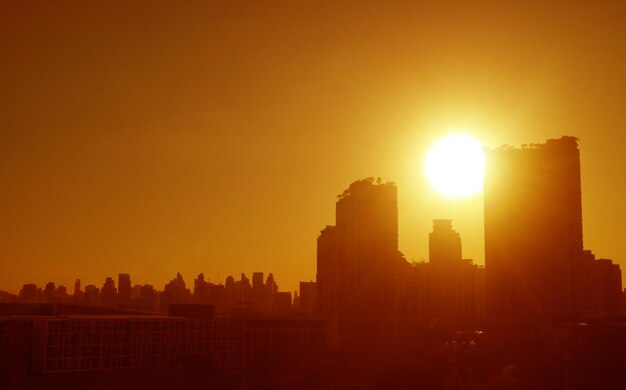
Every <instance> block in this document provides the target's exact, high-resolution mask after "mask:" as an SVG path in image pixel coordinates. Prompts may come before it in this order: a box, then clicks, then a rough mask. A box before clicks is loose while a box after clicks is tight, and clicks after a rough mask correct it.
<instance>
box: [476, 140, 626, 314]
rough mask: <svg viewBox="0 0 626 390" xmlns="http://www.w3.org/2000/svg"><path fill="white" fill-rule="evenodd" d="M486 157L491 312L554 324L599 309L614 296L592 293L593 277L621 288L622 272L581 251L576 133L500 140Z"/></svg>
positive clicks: (487, 264) (593, 291) (487, 255)
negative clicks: (511, 142) (511, 143)
mask: <svg viewBox="0 0 626 390" xmlns="http://www.w3.org/2000/svg"><path fill="white" fill-rule="evenodd" d="M486 159H487V164H486V167H487V168H486V173H485V187H484V202H485V266H486V272H487V274H486V283H487V284H486V288H487V305H488V309H489V313H490V315H491V316H492V317H493V318H496V319H499V320H504V321H514V322H523V321H529V322H534V323H551V322H554V321H565V320H571V319H574V318H579V317H583V316H585V315H586V314H589V313H590V312H593V311H594V310H595V311H597V310H598V308H599V307H601V306H603V305H604V306H606V305H605V304H604V303H600V302H599V300H601V299H604V300H612V299H618V298H611V297H609V296H608V295H606V296H604V298H593V296H594V295H595V294H597V291H598V289H597V288H594V285H596V286H597V285H598V283H597V282H594V281H593V280H592V279H593V278H594V277H595V278H596V279H597V278H604V279H606V282H607V283H609V284H611V285H612V286H613V290H615V291H617V290H618V289H619V290H620V291H621V276H620V278H619V280H617V278H616V277H615V276H614V277H613V279H611V276H610V272H607V271H604V273H603V272H602V271H599V270H601V269H603V268H607V265H610V264H612V262H611V263H610V264H609V263H607V262H606V261H604V262H603V261H595V259H592V258H590V256H589V254H585V252H584V251H583V229H582V201H581V178H580V155H579V149H578V140H577V139H576V138H574V137H567V136H566V137H562V138H560V139H551V140H548V141H547V142H546V143H544V144H531V145H525V146H523V147H522V148H512V147H508V146H504V147H500V148H498V149H495V150H489V151H487V152H486ZM609 262H610V261H609ZM617 268H618V267H617V266H616V267H614V268H613V269H617ZM608 269H611V267H608ZM593 275H604V276H593ZM614 275H617V273H615V274H614Z"/></svg>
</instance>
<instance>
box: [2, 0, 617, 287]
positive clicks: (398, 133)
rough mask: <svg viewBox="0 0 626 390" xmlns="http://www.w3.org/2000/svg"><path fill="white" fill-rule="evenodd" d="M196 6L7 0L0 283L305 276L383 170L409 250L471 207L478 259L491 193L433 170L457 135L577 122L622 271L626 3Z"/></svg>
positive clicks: (555, 129) (594, 194)
mask: <svg viewBox="0 0 626 390" xmlns="http://www.w3.org/2000/svg"><path fill="white" fill-rule="evenodd" d="M181 3H183V2H174V1H172V2H169V3H168V2H153V1H145V2H136V1H135V2H134V1H119V2H114V1H106V2H104V1H103V2H95V1H94V2H84V1H76V2H69V1H57V2H52V1H45V2H41V3H37V2H31V1H28V2H25V1H3V2H2V3H0V50H1V51H0V53H2V57H1V59H2V60H1V61H0V136H1V138H0V289H4V290H9V291H12V292H17V291H18V290H19V288H20V286H21V285H22V284H23V283H27V282H32V283H37V284H40V285H41V284H43V283H45V282H46V281H49V280H53V281H55V282H56V283H57V284H59V283H61V284H65V285H67V286H69V287H70V290H71V286H72V285H73V281H74V279H75V278H77V277H80V278H81V279H82V281H83V284H91V283H94V284H97V285H98V286H100V285H101V284H102V282H103V280H104V278H105V276H109V275H111V276H115V277H116V276H117V273H119V272H129V273H130V274H131V277H132V280H133V282H134V283H135V282H136V283H153V284H155V285H156V286H157V287H158V288H162V286H163V284H164V283H165V282H166V281H167V280H169V279H171V278H173V277H174V276H175V274H176V272H177V271H180V272H181V273H182V274H183V276H184V277H185V280H186V281H187V284H188V286H189V285H190V284H192V282H193V278H194V277H195V276H196V275H197V274H198V273H199V272H204V273H205V275H206V276H207V277H208V278H209V279H210V280H212V281H215V280H216V279H217V280H218V281H220V280H222V279H224V278H225V277H226V276H227V275H228V274H234V275H236V276H237V277H238V274H239V273H240V272H246V273H247V274H248V276H250V274H251V272H253V271H264V272H266V273H267V272H269V271H271V272H274V274H275V276H276V278H277V281H278V284H279V286H280V288H281V289H289V290H293V289H294V288H295V287H296V285H297V282H298V281H300V280H314V279H315V246H316V238H317V235H318V233H319V231H320V230H321V229H322V228H324V226H325V225H326V224H333V223H334V203H335V200H336V195H337V194H339V193H341V192H342V191H343V190H344V189H345V188H346V187H347V186H348V185H349V184H350V183H351V182H352V181H354V180H356V179H359V178H363V177H367V176H381V177H383V178H384V179H385V180H391V181H395V182H396V183H397V184H398V193H399V195H398V196H399V213H400V222H399V223H400V249H401V250H402V251H403V252H404V253H405V254H406V256H407V258H408V259H410V260H422V259H427V256H428V245H427V243H428V237H427V234H428V232H429V231H430V230H431V222H430V220H431V219H433V218H453V219H454V226H455V228H456V230H457V231H459V232H460V233H461V237H462V239H463V248H464V249H463V252H464V257H467V258H473V259H475V261H476V262H477V263H480V264H482V263H483V261H484V260H483V241H482V240H483V228H482V222H483V219H482V198H481V197H480V196H477V197H474V198H471V199H469V200H465V201H449V200H445V199H442V198H441V197H440V196H438V195H437V194H435V193H434V192H433V191H432V190H431V189H430V188H429V186H428V185H427V183H426V182H425V178H424V175H423V173H422V167H421V163H422V160H423V157H424V154H425V152H426V150H427V149H428V147H429V146H430V144H431V143H432V142H433V141H434V140H436V139H437V138H438V137H441V136H443V135H445V134H447V133H449V132H450V131H452V130H454V129H465V131H467V132H468V133H470V134H473V135H474V136H476V137H478V138H479V139H481V141H482V142H483V143H484V144H485V145H487V146H497V145H500V144H504V143H508V144H511V145H519V144H523V143H536V142H543V141H545V140H546V139H548V138H555V137H560V136H561V135H564V134H568V135H573V136H577V137H579V138H580V148H581V159H582V181H583V216H584V238H585V246H586V247H587V248H588V249H591V250H593V251H594V252H595V253H596V254H597V255H599V256H602V257H609V258H613V259H615V260H617V261H618V262H620V263H621V264H622V267H624V266H626V243H625V240H624V237H623V234H624V232H625V231H626V229H624V221H626V205H625V199H626V176H625V174H624V168H626V152H625V151H624V146H625V145H626V127H625V126H624V123H625V121H626V23H624V20H626V6H625V5H622V4H623V3H622V2H616V3H615V5H609V4H608V3H605V4H604V5H599V4H596V2H593V5H591V3H592V2H587V3H589V4H585V2H579V3H578V2H562V1H555V2H546V1H537V2H532V3H533V4H529V3H531V2H528V1H524V2H520V3H519V4H517V5H515V4H513V3H512V2H494V3H495V4H492V5H488V4H486V3H483V2H467V3H471V4H465V5H461V4H460V3H459V4H454V3H445V2H442V1H436V2H433V4H431V5H428V4H419V5H416V4H410V3H417V2H398V3H395V4H392V3H391V2H388V1H385V2H380V3H379V4H378V5H373V4H371V3H373V2H365V1H354V2H336V1H329V2H319V1H311V2H297V1H285V2H269V1H257V2H235V1H232V2H224V3H228V4H227V5H223V4H210V3H209V2H205V1H202V2H195V3H194V2H184V4H181ZM340 3H341V4H340ZM420 3H421V2H420Z"/></svg>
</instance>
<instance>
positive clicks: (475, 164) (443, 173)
mask: <svg viewBox="0 0 626 390" xmlns="http://www.w3.org/2000/svg"><path fill="white" fill-rule="evenodd" d="M425 168H426V176H427V177H428V181H429V182H430V185H431V186H432V187H433V188H434V189H435V190H436V191H438V192H439V193H441V194H442V195H444V196H446V197H450V198H463V197H468V196H471V195H474V194H476V193H479V192H481V191H482V189H483V176H484V170H485V156H484V155H483V148H482V145H481V143H480V142H479V141H478V140H476V139H475V138H472V137H470V136H468V135H450V136H447V137H445V138H443V139H441V140H439V141H437V142H436V143H435V144H434V145H433V146H432V147H431V149H430V151H429V152H428V155H427V156H426V164H425Z"/></svg>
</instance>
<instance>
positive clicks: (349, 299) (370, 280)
mask: <svg viewBox="0 0 626 390" xmlns="http://www.w3.org/2000/svg"><path fill="white" fill-rule="evenodd" d="M400 264H401V255H400V254H399V252H398V206H397V188H396V186H395V185H394V184H393V183H382V181H381V180H380V179H379V180H378V181H374V179H373V178H369V179H365V180H360V181H356V182H354V183H352V184H351V185H350V187H349V188H348V189H347V190H346V191H344V192H343V194H341V195H339V199H338V201H337V204H336V224H335V226H327V227H326V228H325V229H324V230H322V231H321V234H320V236H319V237H318V241H317V304H316V306H317V308H316V312H317V313H318V314H321V315H325V316H329V317H333V318H336V320H337V324H338V329H339V338H340V340H339V342H340V343H342V344H344V345H345V346H346V347H347V348H351V347H356V346H363V345H364V343H363V341H364V340H367V341H368V344H369V345H372V344H375V343H377V342H379V343H380V344H384V343H385V342H387V341H388V340H389V335H390V333H389V332H390V331H391V329H392V327H393V325H394V322H395V313H396V312H395V306H396V303H397V294H398V280H399V279H398V273H399V266H400ZM383 336H384V337H383ZM378 347H384V346H383V345H379V346H378Z"/></svg>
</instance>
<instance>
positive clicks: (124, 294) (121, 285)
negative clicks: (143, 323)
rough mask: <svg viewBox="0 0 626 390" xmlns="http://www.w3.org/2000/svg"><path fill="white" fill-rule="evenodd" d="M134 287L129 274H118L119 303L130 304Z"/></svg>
mask: <svg viewBox="0 0 626 390" xmlns="http://www.w3.org/2000/svg"><path fill="white" fill-rule="evenodd" d="M132 293H133V289H132V287H131V283H130V275H129V274H118V276H117V303H118V304H120V305H130V302H131V300H132Z"/></svg>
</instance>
